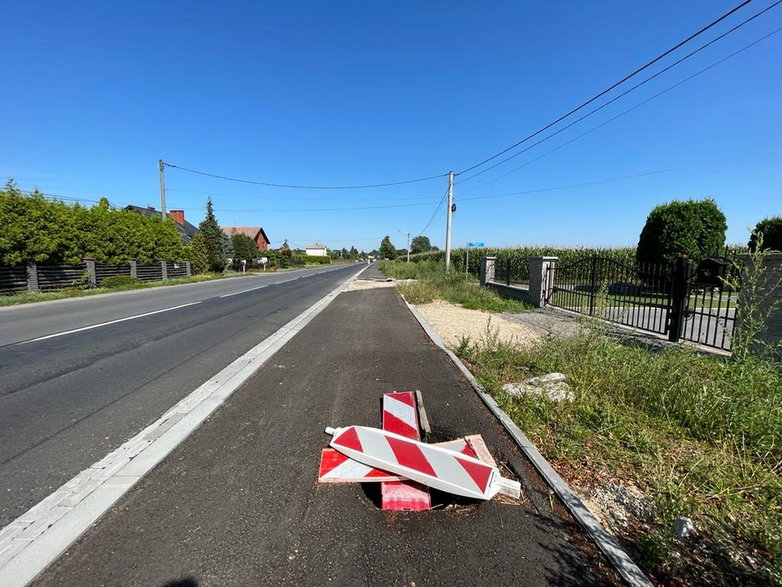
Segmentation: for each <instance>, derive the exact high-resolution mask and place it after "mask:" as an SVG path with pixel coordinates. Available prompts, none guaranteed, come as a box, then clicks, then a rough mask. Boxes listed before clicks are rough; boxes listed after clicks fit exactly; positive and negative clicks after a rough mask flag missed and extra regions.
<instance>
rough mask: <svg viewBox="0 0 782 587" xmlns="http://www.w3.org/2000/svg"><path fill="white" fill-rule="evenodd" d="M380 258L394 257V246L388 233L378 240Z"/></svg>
mask: <svg viewBox="0 0 782 587" xmlns="http://www.w3.org/2000/svg"><path fill="white" fill-rule="evenodd" d="M379 254H380V258H381V259H396V247H394V245H392V244H391V239H390V238H388V235H386V236H384V237H383V240H382V241H380V253H379Z"/></svg>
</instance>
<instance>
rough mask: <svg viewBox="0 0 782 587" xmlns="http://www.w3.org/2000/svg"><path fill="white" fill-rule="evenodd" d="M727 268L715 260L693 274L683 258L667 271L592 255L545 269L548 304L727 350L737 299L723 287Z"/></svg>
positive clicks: (721, 259)
mask: <svg viewBox="0 0 782 587" xmlns="http://www.w3.org/2000/svg"><path fill="white" fill-rule="evenodd" d="M730 267H731V264H730V262H729V261H727V260H726V259H723V258H716V257H712V258H709V259H706V260H704V261H703V262H701V263H700V264H699V265H698V267H697V268H695V270H691V267H690V264H689V260H688V259H687V257H686V256H682V257H680V258H679V259H678V260H677V262H676V263H675V264H674V266H673V267H667V266H664V265H651V264H637V263H636V264H626V263H623V262H620V261H617V260H615V259H611V258H609V257H605V256H600V255H590V256H585V257H582V258H580V259H576V260H574V261H571V262H569V263H563V264H561V265H555V266H552V267H550V268H549V270H548V283H549V284H551V287H550V290H549V291H550V295H549V298H548V299H547V303H548V304H550V305H552V306H556V307H559V308H564V309H566V310H570V311H573V312H579V313H582V314H586V315H589V316H595V317H598V318H602V319H604V320H608V321H611V322H616V323H618V324H623V325H625V326H630V327H632V328H638V329H640V330H645V331H648V332H654V333H657V334H664V335H668V340H670V341H673V342H676V341H678V340H689V341H692V342H696V343H699V344H703V345H706V346H711V347H714V348H718V349H724V350H729V349H730V345H731V337H732V335H733V330H734V327H735V322H736V307H735V306H736V301H735V296H736V295H737V294H736V292H733V291H730V290H729V288H728V287H726V286H725V283H724V281H723V278H724V277H725V273H726V271H729V270H730Z"/></svg>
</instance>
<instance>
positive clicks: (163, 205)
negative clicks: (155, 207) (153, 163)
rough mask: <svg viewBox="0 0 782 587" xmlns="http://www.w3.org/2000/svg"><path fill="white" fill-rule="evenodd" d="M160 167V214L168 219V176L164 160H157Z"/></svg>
mask: <svg viewBox="0 0 782 587" xmlns="http://www.w3.org/2000/svg"><path fill="white" fill-rule="evenodd" d="M157 164H158V168H159V169H160V216H161V217H162V218H163V220H165V219H166V177H165V175H164V174H163V160H162V159H160V160H158V162H157Z"/></svg>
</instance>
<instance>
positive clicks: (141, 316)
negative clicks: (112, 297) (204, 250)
mask: <svg viewBox="0 0 782 587" xmlns="http://www.w3.org/2000/svg"><path fill="white" fill-rule="evenodd" d="M200 303H201V301H198V302H190V303H188V304H181V305H179V306H173V307H171V308H163V309H162V310H154V311H153V312H145V313H144V314H136V315H135V316H128V317H127V318H118V319H117V320H109V321H108V322H101V323H100V324H93V325H92V326H84V327H82V328H74V329H73V330H65V331H64V332H57V333H55V334H47V335H46V336H39V337H38V338H33V339H30V340H25V341H23V342H18V343H16V344H28V343H31V342H38V341H39V340H47V339H49V338H57V337H58V336H65V335H67V334H74V333H76V332H83V331H85V330H92V329H93V328H100V327H101V326H108V325H110V324H117V323H118V322H126V321H128V320H135V319H136V318H143V317H145V316H152V315H153V314H162V313H163V312H170V311H171V310H178V309H180V308H187V307H188V306H195V305H196V304H200Z"/></svg>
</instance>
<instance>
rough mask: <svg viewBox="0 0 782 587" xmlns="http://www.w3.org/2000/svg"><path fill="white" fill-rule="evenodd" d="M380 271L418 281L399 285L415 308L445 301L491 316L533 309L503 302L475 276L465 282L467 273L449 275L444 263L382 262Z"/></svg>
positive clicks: (511, 302) (517, 303) (522, 303)
mask: <svg viewBox="0 0 782 587" xmlns="http://www.w3.org/2000/svg"><path fill="white" fill-rule="evenodd" d="M380 270H381V271H382V272H383V273H385V274H386V275H389V276H391V277H393V278H395V279H412V280H415V281H411V282H409V283H400V284H399V285H398V287H399V291H400V292H401V293H402V295H403V296H404V297H405V299H406V300H407V301H409V302H410V303H411V304H428V303H430V302H432V301H434V300H436V299H442V300H446V301H448V302H452V303H454V304H458V305H460V306H462V307H464V308H468V309H471V310H486V311H488V312H522V311H524V310H527V309H529V308H530V305H529V304H525V303H524V302H520V301H517V300H511V299H507V298H503V297H501V296H499V295H497V294H496V293H494V292H493V291H491V290H489V289H486V288H483V287H480V285H479V284H478V282H477V281H476V280H475V278H474V277H473V276H470V277H469V278H465V275H464V273H457V272H455V271H451V272H449V273H446V272H445V264H444V263H441V262H435V261H420V262H418V263H406V262H404V261H381V262H380Z"/></svg>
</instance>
